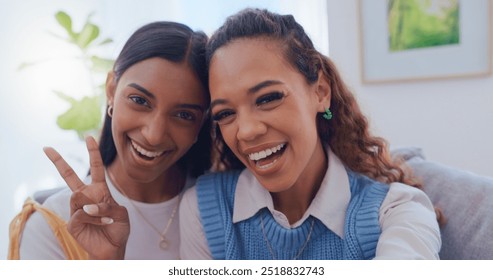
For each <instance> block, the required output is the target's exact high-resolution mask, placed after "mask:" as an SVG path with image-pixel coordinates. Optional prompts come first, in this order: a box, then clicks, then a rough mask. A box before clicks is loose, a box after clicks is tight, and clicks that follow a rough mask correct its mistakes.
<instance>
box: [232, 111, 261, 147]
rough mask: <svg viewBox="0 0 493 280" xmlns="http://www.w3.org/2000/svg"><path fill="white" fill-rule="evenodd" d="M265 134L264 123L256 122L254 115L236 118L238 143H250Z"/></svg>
mask: <svg viewBox="0 0 493 280" xmlns="http://www.w3.org/2000/svg"><path fill="white" fill-rule="evenodd" d="M266 132H267V126H266V124H265V123H264V122H262V121H260V120H258V119H257V118H256V116H255V114H244V115H243V116H239V118H238V132H237V134H236V137H237V139H238V140H240V141H252V140H255V139H256V138H257V137H258V136H261V135H264V134H265V133H266Z"/></svg>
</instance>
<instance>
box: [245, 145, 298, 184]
mask: <svg viewBox="0 0 493 280" xmlns="http://www.w3.org/2000/svg"><path fill="white" fill-rule="evenodd" d="M279 145H283V148H284V151H283V152H282V154H281V155H280V157H279V158H277V159H275V160H274V161H273V162H271V163H269V164H267V166H264V167H259V166H257V163H256V160H251V159H250V155H251V154H253V153H259V152H261V151H265V150H267V149H271V148H274V147H277V146H279ZM287 148H288V143H287V142H276V143H268V144H262V145H259V146H255V147H251V148H248V149H245V150H244V151H243V153H244V155H245V157H246V160H247V162H248V165H249V166H250V168H251V169H252V170H254V171H255V173H257V174H258V175H261V176H267V175H271V174H273V173H275V172H277V171H279V170H280V169H281V167H282V165H283V162H284V159H285V155H286V152H287Z"/></svg>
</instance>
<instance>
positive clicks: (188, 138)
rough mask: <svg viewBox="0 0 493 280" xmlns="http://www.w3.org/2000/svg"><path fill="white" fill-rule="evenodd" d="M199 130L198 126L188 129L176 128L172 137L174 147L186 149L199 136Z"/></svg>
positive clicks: (183, 127)
mask: <svg viewBox="0 0 493 280" xmlns="http://www.w3.org/2000/svg"><path fill="white" fill-rule="evenodd" d="M200 128H201V126H200V125H199V124H198V125H195V126H190V127H185V126H182V125H181V126H177V129H175V130H174V132H173V135H172V137H173V139H174V141H175V143H176V145H178V146H180V147H182V148H186V149H188V148H190V147H191V146H192V145H193V144H194V143H195V139H197V137H198V136H199V132H200Z"/></svg>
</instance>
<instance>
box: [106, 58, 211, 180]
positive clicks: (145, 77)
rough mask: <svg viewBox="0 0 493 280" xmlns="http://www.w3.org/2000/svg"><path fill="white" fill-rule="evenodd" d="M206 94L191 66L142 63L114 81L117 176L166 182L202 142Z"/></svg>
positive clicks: (110, 95)
mask: <svg viewBox="0 0 493 280" xmlns="http://www.w3.org/2000/svg"><path fill="white" fill-rule="evenodd" d="M205 94H206V91H205V89H204V88H203V86H202V84H201V83H200V80H199V79H198V78H197V76H196V75H195V73H194V72H193V71H192V70H191V69H190V67H189V66H188V65H186V64H185V63H179V64H177V63H173V62H170V61H167V60H165V59H162V58H150V59H147V60H143V61H141V62H139V63H136V64H135V65H133V66H131V67H130V68H128V69H127V71H125V72H124V73H123V75H122V76H121V77H120V80H119V81H118V82H117V83H116V82H115V81H114V80H113V81H111V82H110V83H109V86H108V87H107V96H108V104H109V105H110V106H113V117H112V134H113V138H114V142H115V146H116V150H117V156H116V159H115V161H114V162H113V163H112V168H113V169H114V170H115V174H116V173H118V174H119V176H120V177H121V176H125V177H124V178H126V179H127V180H133V181H134V182H142V183H149V182H153V181H155V180H156V179H158V178H163V177H161V176H165V173H166V171H167V170H168V169H170V167H172V166H174V165H175V164H176V162H177V161H178V160H179V159H180V158H181V157H182V156H183V155H184V154H185V153H186V152H187V151H188V149H189V148H190V147H191V146H192V145H193V144H194V142H195V141H196V139H197V135H198V133H199V130H200V128H201V126H202V123H203V119H204V115H205V109H206V108H207V103H206V102H207V101H206V98H205ZM127 176H128V178H127ZM122 182H123V180H122Z"/></svg>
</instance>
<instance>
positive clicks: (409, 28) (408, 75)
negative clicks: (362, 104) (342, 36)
mask: <svg viewBox="0 0 493 280" xmlns="http://www.w3.org/2000/svg"><path fill="white" fill-rule="evenodd" d="M359 9H360V23H361V24H360V30H361V32H360V33H361V60H362V67H361V69H362V73H361V76H362V80H363V82H364V83H380V82H398V81H407V80H423V79H439V78H455V77H469V76H482V75H484V76H486V75H489V74H491V72H492V50H491V48H492V46H491V45H492V43H491V41H492V36H491V32H492V30H491V29H492V24H493V20H492V19H491V14H492V12H491V9H492V3H491V0H371V1H370V0H360V1H359Z"/></svg>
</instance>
